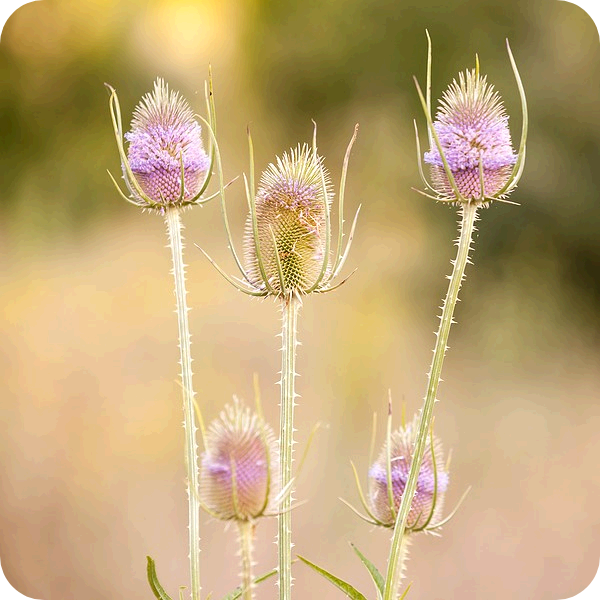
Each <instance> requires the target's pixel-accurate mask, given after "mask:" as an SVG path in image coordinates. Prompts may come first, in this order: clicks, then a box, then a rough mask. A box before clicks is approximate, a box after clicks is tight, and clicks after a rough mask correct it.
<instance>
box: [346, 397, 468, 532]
mask: <svg viewBox="0 0 600 600" xmlns="http://www.w3.org/2000/svg"><path fill="white" fill-rule="evenodd" d="M373 423H374V425H375V423H376V421H375V420H374V421H373ZM418 427H419V418H418V415H415V417H414V418H413V419H412V420H411V421H409V422H408V423H403V424H402V426H401V427H399V428H398V429H396V430H392V415H391V401H390V410H389V412H388V421H387V432H386V439H385V442H384V444H383V447H382V448H381V451H380V453H379V455H378V456H377V458H376V459H375V460H372V458H370V459H369V462H370V463H371V466H370V468H369V472H368V488H367V493H366V494H365V493H364V492H363V489H362V486H361V484H360V478H359V476H358V471H357V470H356V467H355V466H354V464H352V469H353V471H354V477H355V480H356V485H357V488H358V493H359V497H360V500H361V503H362V506H363V509H364V511H365V512H366V515H365V514H363V513H361V512H360V511H359V510H357V509H356V508H354V507H353V506H352V505H351V504H350V503H349V502H346V501H345V500H342V501H343V502H344V504H346V505H347V506H348V507H349V508H350V509H352V511H353V512H354V513H355V514H357V515H358V516H359V517H361V518H362V519H363V520H365V521H367V522H368V523H371V524H372V525H379V526H381V527H388V528H393V527H394V525H395V523H396V517H397V514H398V509H399V507H400V503H401V501H402V497H403V494H404V488H405V487H406V482H407V480H408V475H409V472H410V468H411V463H412V457H413V449H414V445H415V441H416V439H417V436H418ZM374 440H375V427H374V428H373V441H372V443H371V447H372V448H373V447H374V443H373V442H374ZM449 466H450V461H449V460H446V462H444V452H443V449H442V444H441V442H440V440H439V439H438V438H437V437H436V436H434V435H433V432H432V431H430V433H429V445H428V448H427V450H426V452H425V454H424V456H423V461H422V463H421V469H420V471H419V476H418V479H417V489H416V493H415V496H414V498H413V501H412V503H411V507H410V511H409V514H408V520H407V525H406V532H407V533H416V532H419V531H426V532H432V533H435V532H437V531H438V530H439V529H440V528H441V527H442V526H443V525H445V524H446V523H447V522H448V521H449V520H450V519H451V518H452V517H453V516H454V514H455V513H456V511H457V510H458V508H459V506H460V504H461V503H462V501H463V500H464V498H465V497H466V495H467V493H468V491H469V490H467V491H466V492H465V493H464V494H463V496H462V498H461V499H460V501H459V502H458V504H457V506H456V508H454V510H452V512H451V513H450V514H449V515H448V516H446V517H444V518H442V511H443V508H444V497H445V494H446V490H447V489H448V484H449V480H450V475H449Z"/></svg>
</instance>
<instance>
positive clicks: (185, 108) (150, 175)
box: [125, 78, 210, 206]
mask: <svg viewBox="0 0 600 600" xmlns="http://www.w3.org/2000/svg"><path fill="white" fill-rule="evenodd" d="M201 134H202V129H201V127H200V124H199V123H198V122H197V121H196V119H195V118H194V113H193V111H192V109H191V108H190V106H189V104H188V103H187V102H186V100H184V99H183V98H182V97H181V96H180V95H179V94H178V93H177V92H174V91H172V90H169V87H168V85H167V84H166V83H165V82H164V81H163V80H162V79H160V78H159V79H157V80H156V82H155V84H154V90H153V91H152V92H150V93H148V94H146V95H145V96H144V97H143V98H142V100H141V102H140V103H139V104H138V106H137V107H136V109H135V111H134V113H133V119H132V122H131V131H129V132H128V133H126V134H125V139H126V140H127V141H128V142H129V147H128V152H127V156H128V160H129V165H130V167H131V171H132V172H133V174H134V175H135V178H136V180H137V182H138V184H139V186H140V187H141V188H142V190H143V192H144V194H146V196H147V197H148V198H149V199H150V200H152V202H154V203H156V204H160V205H163V206H165V205H169V204H174V203H175V204H176V203H177V202H179V201H180V200H183V201H186V200H190V199H192V198H194V197H195V196H196V195H197V194H198V192H199V191H200V189H201V186H202V184H203V181H204V178H205V176H206V173H207V171H208V169H209V166H210V159H209V157H208V155H207V154H206V152H205V151H204V146H203V143H202V136H201ZM182 174H183V190H182Z"/></svg>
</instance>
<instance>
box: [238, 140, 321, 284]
mask: <svg viewBox="0 0 600 600" xmlns="http://www.w3.org/2000/svg"><path fill="white" fill-rule="evenodd" d="M332 198H333V193H332V191H331V182H330V179H329V174H328V173H327V171H326V169H325V167H324V166H323V159H322V158H321V157H320V156H318V155H315V153H314V151H313V149H312V148H310V147H309V146H308V145H307V144H303V145H298V147H297V148H295V149H292V150H290V151H289V152H286V153H284V154H283V156H282V157H281V158H280V157H277V161H276V164H270V165H269V166H268V168H267V169H266V170H265V171H264V172H263V174H262V176H261V179H260V185H259V188H258V190H257V193H256V225H257V236H256V239H255V237H254V226H253V221H252V216H250V217H249V218H248V221H247V224H246V236H245V239H244V249H245V255H246V262H247V268H248V275H249V276H250V280H251V282H252V284H253V285H254V286H256V287H257V288H259V289H265V288H266V287H267V285H266V284H265V282H264V279H265V278H266V280H267V281H268V283H269V286H270V288H271V289H272V290H273V291H274V292H275V293H276V294H277V295H282V296H283V295H289V294H291V293H296V294H302V293H305V292H307V291H308V290H309V289H310V288H311V287H312V286H313V285H314V284H315V282H316V281H317V279H318V278H319V276H320V275H321V271H322V269H323V263H324V261H328V260H329V257H328V256H327V257H326V256H325V253H326V246H327V243H326V236H327V235H328V234H329V233H328V232H327V229H326V211H327V208H326V206H325V204H326V203H327V205H328V206H329V204H331V201H332ZM257 246H258V248H257ZM259 255H260V260H261V261H262V268H263V269H264V271H261V264H260V262H259Z"/></svg>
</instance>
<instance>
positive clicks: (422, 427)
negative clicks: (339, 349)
mask: <svg viewBox="0 0 600 600" xmlns="http://www.w3.org/2000/svg"><path fill="white" fill-rule="evenodd" d="M476 218H477V204H476V203H474V202H469V203H463V204H462V220H461V225H460V236H459V239H458V251H457V254H456V260H455V261H454V263H453V269H452V275H451V277H450V284H449V286H448V293H447V294H446V299H445V300H444V306H443V309H442V316H441V317H440V327H439V329H438V332H437V339H436V342H435V348H434V351H433V361H432V363H431V369H430V371H429V381H428V384H427V394H426V396H425V402H424V404H423V409H422V410H421V417H420V419H419V429H418V433H417V438H416V441H415V447H414V453H413V459H412V463H411V466H410V472H409V475H408V480H407V481H406V487H405V488H404V493H403V495H402V502H401V503H400V507H399V509H398V515H397V517H396V525H395V527H394V536H393V538H392V546H391V548H390V556H389V559H388V570H387V576H386V581H385V590H384V600H396V598H397V597H398V588H399V586H400V581H401V578H402V573H401V567H402V565H401V562H402V561H401V560H400V555H401V552H402V545H403V543H402V539H403V538H405V537H406V534H405V528H406V521H407V519H408V513H409V511H410V506H411V504H412V500H413V498H414V495H415V491H416V489H417V480H418V477H419V471H420V469H421V463H422V461H423V455H424V454H425V449H426V448H427V443H428V440H429V431H430V429H431V422H432V419H433V405H434V403H435V400H436V396H437V390H438V386H439V383H440V377H441V374H442V365H443V364H444V356H445V354H446V349H447V343H448V335H449V333H450V327H451V325H452V315H453V314H454V307H455V306H456V301H457V300H458V292H459V290H460V286H461V283H462V280H463V277H464V273H465V267H466V266H467V262H468V260H469V251H470V249H471V240H472V236H473V230H474V225H475V220H476Z"/></svg>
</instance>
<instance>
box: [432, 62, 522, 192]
mask: <svg viewBox="0 0 600 600" xmlns="http://www.w3.org/2000/svg"><path fill="white" fill-rule="evenodd" d="M434 128H435V132H436V133H437V136H438V139H439V141H440V144H441V146H442V150H443V153H444V156H445V158H446V161H447V164H448V166H449V168H450V171H451V173H452V175H453V177H454V180H455V182H456V186H457V188H458V190H459V191H460V193H461V194H462V196H463V197H464V198H466V199H470V200H479V199H482V198H488V199H489V198H493V197H494V196H495V195H496V194H497V193H498V192H499V191H500V190H502V188H503V187H504V186H505V184H506V183H507V182H508V180H509V178H510V177H511V173H512V170H513V165H514V164H515V163H516V162H517V155H516V154H515V153H514V151H513V148H512V143H511V137H510V131H509V128H508V116H507V115H506V113H505V111H504V105H503V103H502V99H501V98H500V95H499V94H498V92H497V91H495V90H494V87H493V86H492V85H490V84H488V83H487V81H486V77H484V76H483V77H482V76H480V75H479V73H478V72H477V70H476V69H473V70H467V71H465V72H464V73H460V74H459V77H458V81H457V80H454V81H453V82H452V84H451V85H450V87H449V88H448V89H447V90H446V91H445V92H444V94H443V96H442V100H441V101H440V106H439V109H438V112H437V115H436V119H435V122H434ZM424 160H425V162H426V163H428V164H429V165H431V177H432V184H433V187H434V189H435V190H436V192H437V193H438V194H440V196H443V197H445V198H451V197H452V196H453V189H452V186H451V184H450V182H449V180H448V176H447V174H446V171H445V169H444V163H443V160H442V157H441V155H440V152H439V150H438V148H437V145H436V144H434V143H432V145H431V149H430V151H429V152H426V153H425V156H424Z"/></svg>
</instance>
